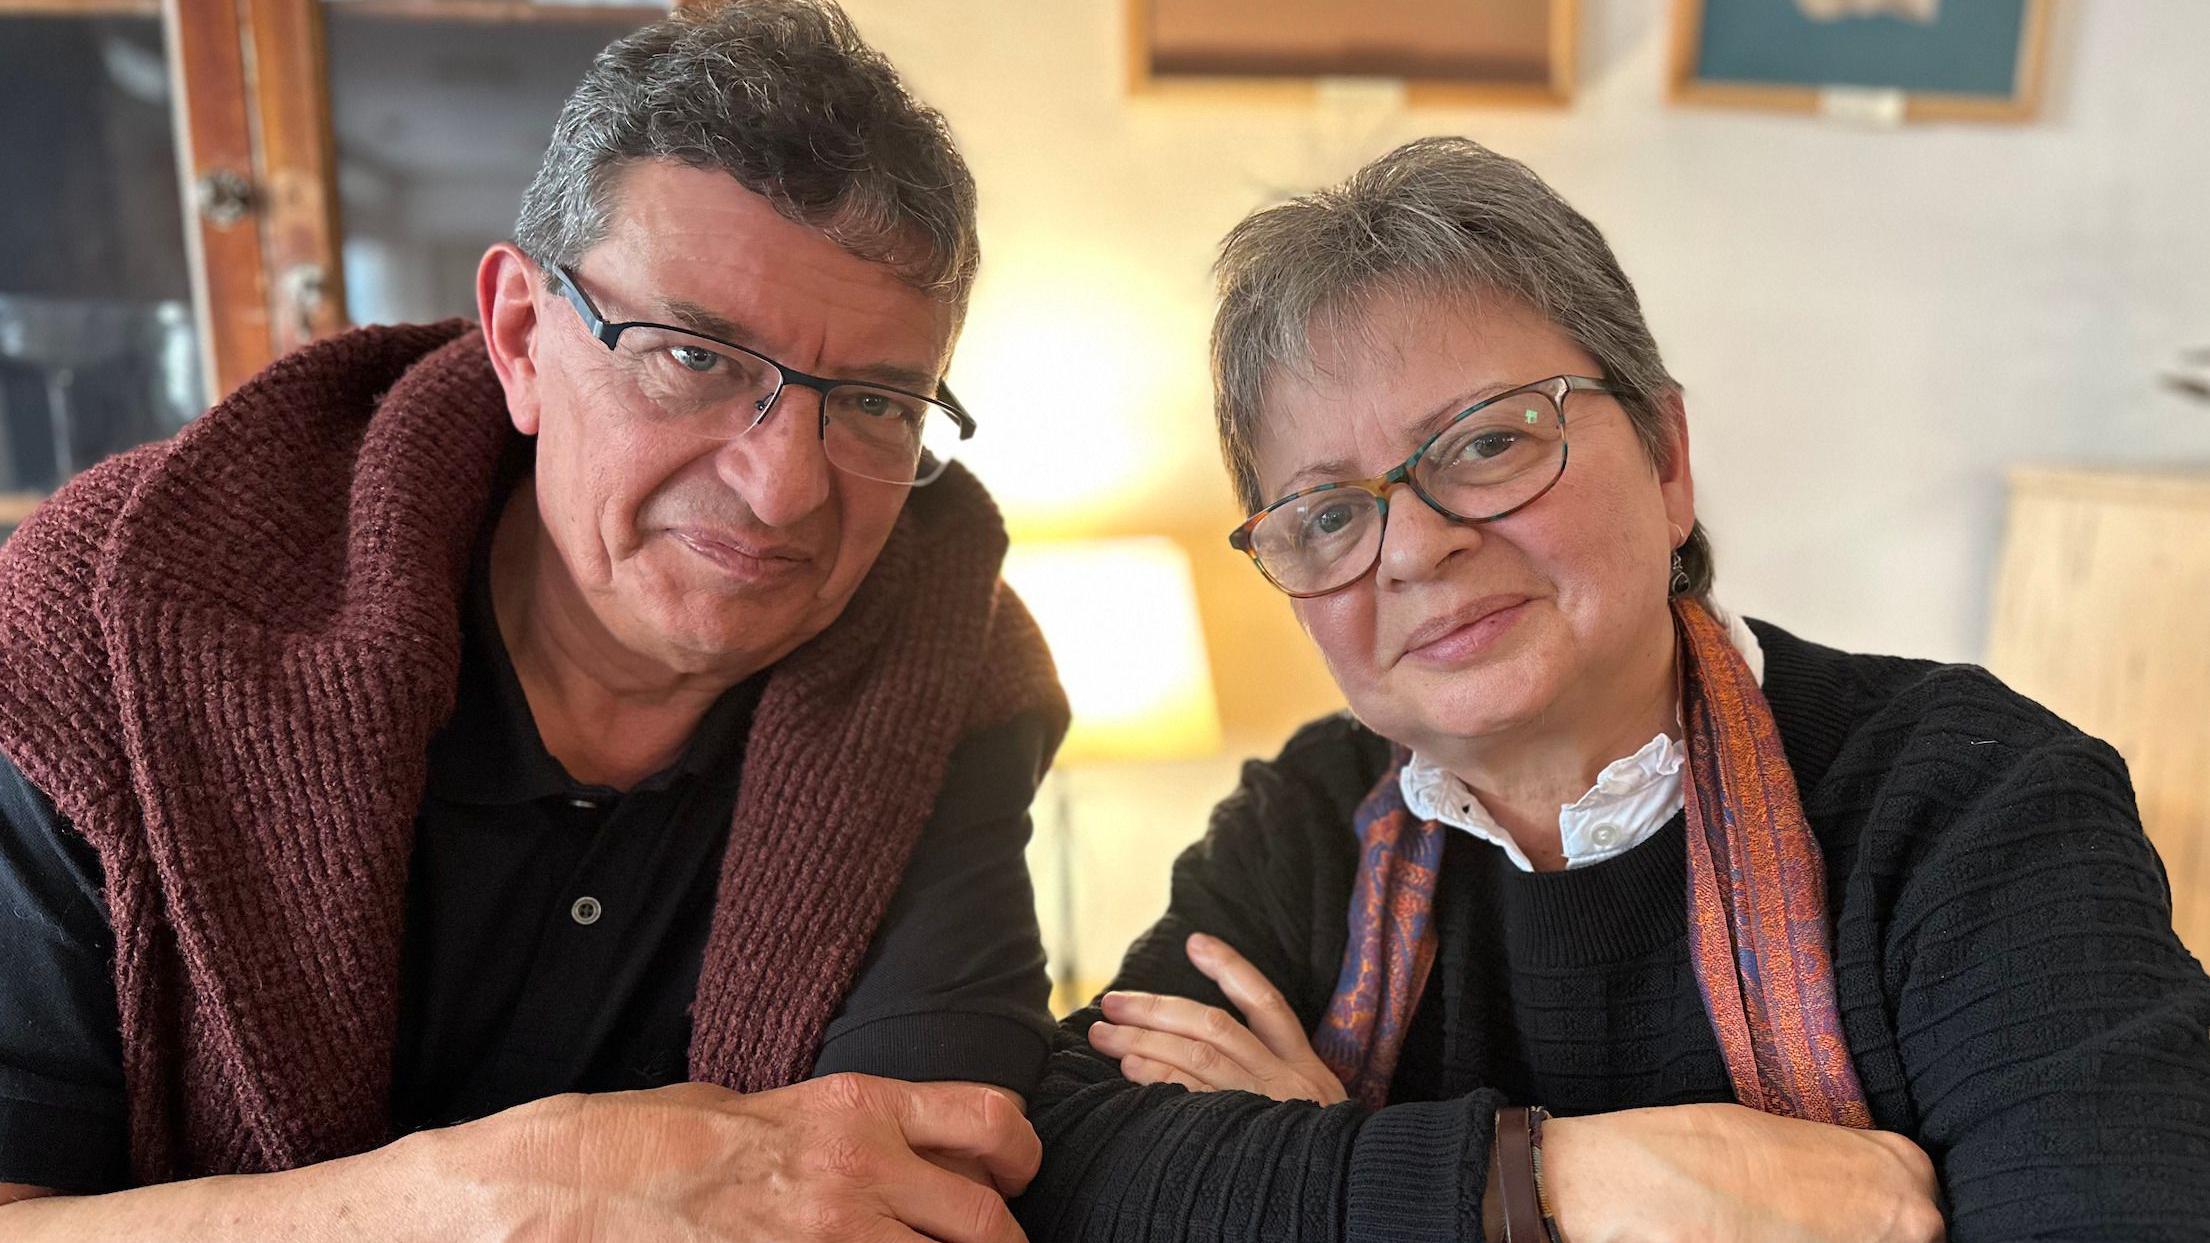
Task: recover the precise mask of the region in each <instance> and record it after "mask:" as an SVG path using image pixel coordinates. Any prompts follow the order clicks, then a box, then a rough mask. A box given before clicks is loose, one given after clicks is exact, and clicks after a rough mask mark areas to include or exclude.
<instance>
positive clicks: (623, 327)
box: [545, 264, 975, 483]
mask: <svg viewBox="0 0 2210 1243" xmlns="http://www.w3.org/2000/svg"><path fill="white" fill-rule="evenodd" d="M545 270H546V271H548V272H550V273H552V275H553V280H554V281H555V282H556V283H558V285H559V286H560V293H561V296H562V297H564V298H566V299H567V300H568V305H570V306H572V307H574V308H575V311H576V314H577V315H579V316H581V317H582V319H583V326H584V328H585V329H587V330H588V331H589V332H590V334H591V335H592V337H594V338H596V339H597V341H598V342H599V344H601V345H603V346H605V347H606V348H607V349H608V350H613V349H614V348H615V347H616V346H617V345H618V344H619V343H620V341H621V339H622V334H623V333H625V332H627V331H629V330H630V329H632V328H651V329H656V330H658V331H660V332H673V333H680V334H682V335H683V336H686V337H696V338H698V339H699V340H701V341H711V342H713V343H714V344H715V345H718V346H721V347H722V348H723V349H730V350H735V351H736V352H738V353H739V354H742V355H744V356H745V357H747V358H756V359H758V360H759V361H761V362H763V363H765V364H767V365H768V366H769V367H772V368H774V370H775V375H776V381H775V391H774V392H772V393H769V394H768V395H767V396H766V397H764V398H761V399H760V400H759V401H758V402H756V403H754V406H755V409H754V414H755V417H754V418H753V420H752V422H751V423H749V424H747V425H746V428H747V430H750V429H751V428H753V427H758V426H759V425H760V424H761V423H764V422H766V421H767V416H768V415H769V414H770V413H771V412H772V411H773V410H774V409H775V403H776V402H777V401H779V400H781V399H782V396H783V390H784V389H786V388H788V387H790V386H791V385H793V384H795V385H797V386H798V387H800V388H806V389H812V390H813V391H814V392H816V393H819V394H821V399H822V404H821V416H820V420H819V422H820V426H819V427H818V429H817V431H818V432H819V434H820V435H821V436H822V437H823V438H824V439H826V438H827V436H828V434H829V407H828V397H829V390H831V389H838V388H871V389H879V390H881V391H882V392H885V393H896V394H898V395H899V396H900V397H911V398H913V399H914V400H916V401H925V402H927V403H929V404H930V405H932V406H937V407H939V408H941V409H942V410H944V411H945V412H946V413H947V414H949V415H951V416H952V419H953V421H954V422H956V423H957V424H958V425H959V438H960V439H961V440H969V439H972V438H973V436H974V434H975V420H974V416H973V415H971V414H968V413H967V408H966V407H965V406H962V405H960V404H959V399H958V398H957V397H954V396H952V390H951V386H949V385H943V384H940V385H938V386H937V389H938V394H939V395H938V396H935V397H931V396H929V395H928V394H926V393H916V392H914V391H912V390H911V389H903V388H899V387H898V386H897V385H895V384H877V383H875V382H874V381H872V380H834V379H830V378H829V377H827V376H818V375H809V374H808V373H806V372H803V371H800V370H798V369H797V368H796V367H786V366H784V365H783V364H781V363H779V362H776V361H775V360H774V359H772V358H769V357H768V356H767V355H765V354H762V353H760V352H759V351H758V350H755V349H753V348H752V347H751V346H748V345H739V344H737V343H736V342H734V341H727V340H724V339H722V338H720V337H717V336H714V335H712V334H711V333H704V332H700V331H698V330H697V329H695V328H683V327H678V326H677V325H675V324H661V323H655V322H654V321H652V320H649V319H631V320H622V321H619V322H615V321H609V320H608V319H607V318H606V316H605V315H603V314H601V313H600V312H599V308H598V306H597V304H595V303H593V302H592V301H591V296H590V295H589V294H587V293H585V292H583V286H582V284H581V283H580V282H579V281H578V280H577V279H576V274H575V273H574V272H572V271H570V270H569V269H567V268H565V267H561V266H558V265H555V264H547V265H545ZM939 470H941V467H939ZM934 477H935V476H933V475H932V476H930V478H931V479H933V478H934ZM925 482H927V480H916V483H925Z"/></svg>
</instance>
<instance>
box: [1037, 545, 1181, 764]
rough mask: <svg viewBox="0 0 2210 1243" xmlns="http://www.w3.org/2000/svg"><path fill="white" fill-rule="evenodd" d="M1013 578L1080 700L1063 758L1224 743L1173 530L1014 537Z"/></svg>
mask: <svg viewBox="0 0 2210 1243" xmlns="http://www.w3.org/2000/svg"><path fill="white" fill-rule="evenodd" d="M1005 578H1006V581H1007V582H1009V583H1011V584H1012V585H1013V590H1014V591H1016V592H1018V593H1020V597H1021V600H1022V602H1023V603H1025V604H1027V605H1028V608H1029V611H1030V612H1032V613H1034V614H1035V615H1036V621H1037V623H1038V624H1039V625H1041V626H1042V627H1043V630H1044V638H1045V640H1046V641H1048V642H1049V643H1050V644H1051V655H1052V659H1053V660H1055V661H1056V662H1057V663H1058V666H1059V680H1060V682H1062V683H1063V684H1064V685H1065V686H1066V688H1067V698H1068V700H1069V701H1070V702H1071V703H1072V705H1073V708H1074V726H1073V728H1072V729H1071V730H1070V731H1069V732H1068V734H1067V741H1066V744H1065V745H1064V746H1062V747H1061V748H1060V750H1059V758H1060V760H1061V761H1062V762H1073V763H1082V762H1085V761H1090V760H1156V759H1171V758H1177V757H1183V756H1193V755H1206V754H1210V753H1212V752H1214V751H1217V750H1219V749H1220V713H1219V709H1218V707H1217V706H1216V705H1215V704H1214V702H1213V694H1212V670H1211V667H1210V665H1209V664H1208V663H1207V661H1206V659H1205V639H1204V632H1203V631H1202V630H1201V629H1200V628H1199V626H1198V622H1197V593H1196V589H1195V587H1194V586H1193V585H1192V583H1191V581H1190V570H1189V555H1188V554H1187V553H1185V552H1183V551H1182V549H1181V548H1180V547H1179V546H1177V545H1176V544H1175V543H1174V542H1173V541H1172V540H1169V539H1165V538H1161V537H1157V536H1141V537H1134V538H1126V539H1099V540H1071V541H1066V542H1061V543H1040V544H1016V545H1014V546H1013V548H1012V550H1011V551H1010V552H1008V553H1007V554H1006V558H1005Z"/></svg>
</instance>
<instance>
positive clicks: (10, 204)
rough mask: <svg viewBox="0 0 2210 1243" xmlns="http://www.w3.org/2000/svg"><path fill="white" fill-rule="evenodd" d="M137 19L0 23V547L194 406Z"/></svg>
mask: <svg viewBox="0 0 2210 1243" xmlns="http://www.w3.org/2000/svg"><path fill="white" fill-rule="evenodd" d="M175 96H176V92H175V90H174V85H173V82H172V78H171V72H170V68H169V61H168V57H167V53H166V48H165V45H164V38H163V33H162V22H161V19H160V18H159V17H158V16H156V15H155V14H153V13H152V12H150V11H148V12H133V11H129V10H124V11H118V12H100V11H91V12H74V13H72V12H61V11H54V12H46V13H39V12H24V11H15V10H0V151H4V152H6V153H7V159H8V164H9V166H10V170H11V172H10V175H9V177H8V185H7V188H6V190H5V191H4V192H0V534H4V533H5V532H6V531H8V530H10V529H12V528H13V527H14V525H15V524H16V523H17V522H20V521H21V520H22V518H23V516H24V515H25V514H26V513H28V512H29V510H30V508H31V507H32V506H33V505H34V504H36V502H37V501H38V500H39V499H40V498H42V497H43V496H44V495H45V494H46V493H48V492H51V491H52V490H53V489H54V488H56V487H58V486H60V484H61V483H62V482H63V481H65V480H67V479H68V478H69V476H71V475H73V474H75V473H76V472H77V471H79V470H82V469H84V468H85V467H86V466H89V465H91V464H92V463H94V462H97V461H99V460H100V459H101V458H104V457H106V456H108V455H109V454H112V453H115V452H118V451H120V450H123V449H127V448H130V447H131V446H133V445H136V444H140V443H142V442H144V441H147V440H152V439H157V438H159V437H162V436H166V435H169V434H170V433H171V432H174V431H175V430H176V429H177V428H179V427H181V426H183V424H184V422H185V421H186V420H188V419H190V418H191V417H192V416H193V415H195V414H197V413H198V412H199V410H200V409H201V407H202V405H203V404H204V402H203V398H204V392H205V386H204V384H203V381H202V377H201V371H200V365H201V364H200V349H199V332H198V328H197V327H196V325H195V323H194V321H193V315H192V301H191V275H190V262H189V258H188V255H187V251H186V243H185V206H184V202H183V198H182V195H181V194H180V193H179V189H178V176H177V155H176V141H175V107H176V99H175Z"/></svg>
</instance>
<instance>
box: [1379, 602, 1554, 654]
mask: <svg viewBox="0 0 2210 1243" xmlns="http://www.w3.org/2000/svg"><path fill="white" fill-rule="evenodd" d="M1527 602H1528V601H1527V598H1526V597H1524V596H1520V597H1514V598H1507V599H1502V600H1493V601H1492V600H1483V601H1479V602H1477V603H1475V604H1474V605H1472V606H1470V607H1468V608H1464V609H1460V610H1458V611H1457V612H1455V613H1452V614H1449V615H1447V616H1445V617H1443V618H1439V619H1437V620H1436V621H1433V622H1429V623H1428V624H1427V625H1424V626H1422V627H1420V628H1419V629H1418V630H1415V631H1413V632H1412V640H1411V642H1409V643H1407V644H1406V645H1405V649H1404V658H1405V659H1408V660H1415V661H1418V662H1419V663H1421V664H1423V665H1435V666H1440V667H1445V668H1448V667H1453V666H1458V665H1463V664H1466V663H1467V662H1469V661H1471V660H1473V659H1474V658H1476V657H1478V656H1480V655H1481V654H1482V653H1484V652H1486V651H1488V650H1489V649H1490V648H1491V647H1493V646H1495V645H1496V643H1497V642H1498V641H1499V640H1500V639H1502V638H1503V637H1504V634H1505V632H1506V631H1508V630H1510V629H1511V628H1512V627H1513V626H1514V625H1515V624H1517V623H1518V621H1519V620H1520V618H1521V617H1523V616H1525V615H1526V612H1527Z"/></svg>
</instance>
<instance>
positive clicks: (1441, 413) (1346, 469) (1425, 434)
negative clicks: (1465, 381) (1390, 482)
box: [1282, 380, 1520, 495]
mask: <svg viewBox="0 0 2210 1243" xmlns="http://www.w3.org/2000/svg"><path fill="white" fill-rule="evenodd" d="M1518 387H1520V386H1519V385H1517V384H1514V383H1512V382H1510V381H1508V380H1491V381H1489V382H1488V383H1486V384H1482V385H1479V386H1477V387H1475V388H1471V389H1467V390H1466V391H1464V392H1462V393H1459V394H1458V395H1457V396H1456V397H1453V398H1451V399H1450V400H1448V401H1446V402H1443V403H1442V404H1440V405H1438V406H1436V407H1435V408H1434V409H1433V410H1430V411H1429V412H1428V413H1427V414H1426V415H1424V416H1422V417H1421V419H1420V421H1419V422H1417V423H1415V424H1413V425H1412V435H1411V437H1410V440H1411V443H1412V444H1414V445H1423V444H1426V443H1427V441H1428V439H1429V438H1430V437H1432V436H1434V434H1435V433H1437V432H1439V431H1441V430H1443V426H1444V424H1446V423H1448V422H1450V420H1452V419H1454V418H1456V417H1458V416H1459V415H1460V414H1463V413H1465V412H1466V411H1467V410H1469V409H1471V408H1472V407H1474V406H1478V405H1480V404H1481V403H1482V402H1484V401H1487V400H1488V399H1490V398H1491V397H1498V396H1502V395H1503V394H1505V393H1509V392H1511V391H1512V390H1513V389H1515V388H1518ZM1405 452H1406V453H1410V452H1411V450H1410V449H1407V450H1405ZM1354 469H1355V468H1354V467H1353V466H1352V465H1351V464H1350V463H1349V462H1348V461H1346V460H1344V459H1342V458H1329V459H1327V460H1326V461H1324V462H1314V463H1312V464H1311V465H1309V466H1306V467H1305V468H1304V469H1302V470H1300V471H1298V472H1297V473H1296V474H1294V475H1291V476H1290V477H1289V479H1288V480H1287V481H1286V482H1285V483H1283V484H1282V494H1283V495H1286V494H1288V493H1291V492H1295V491H1296V490H1297V489H1299V488H1302V487H1306V486H1309V485H1310V484H1316V483H1334V482H1337V481H1339V480H1342V479H1345V478H1348V477H1349V476H1350V474H1351V472H1352V470H1354Z"/></svg>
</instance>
